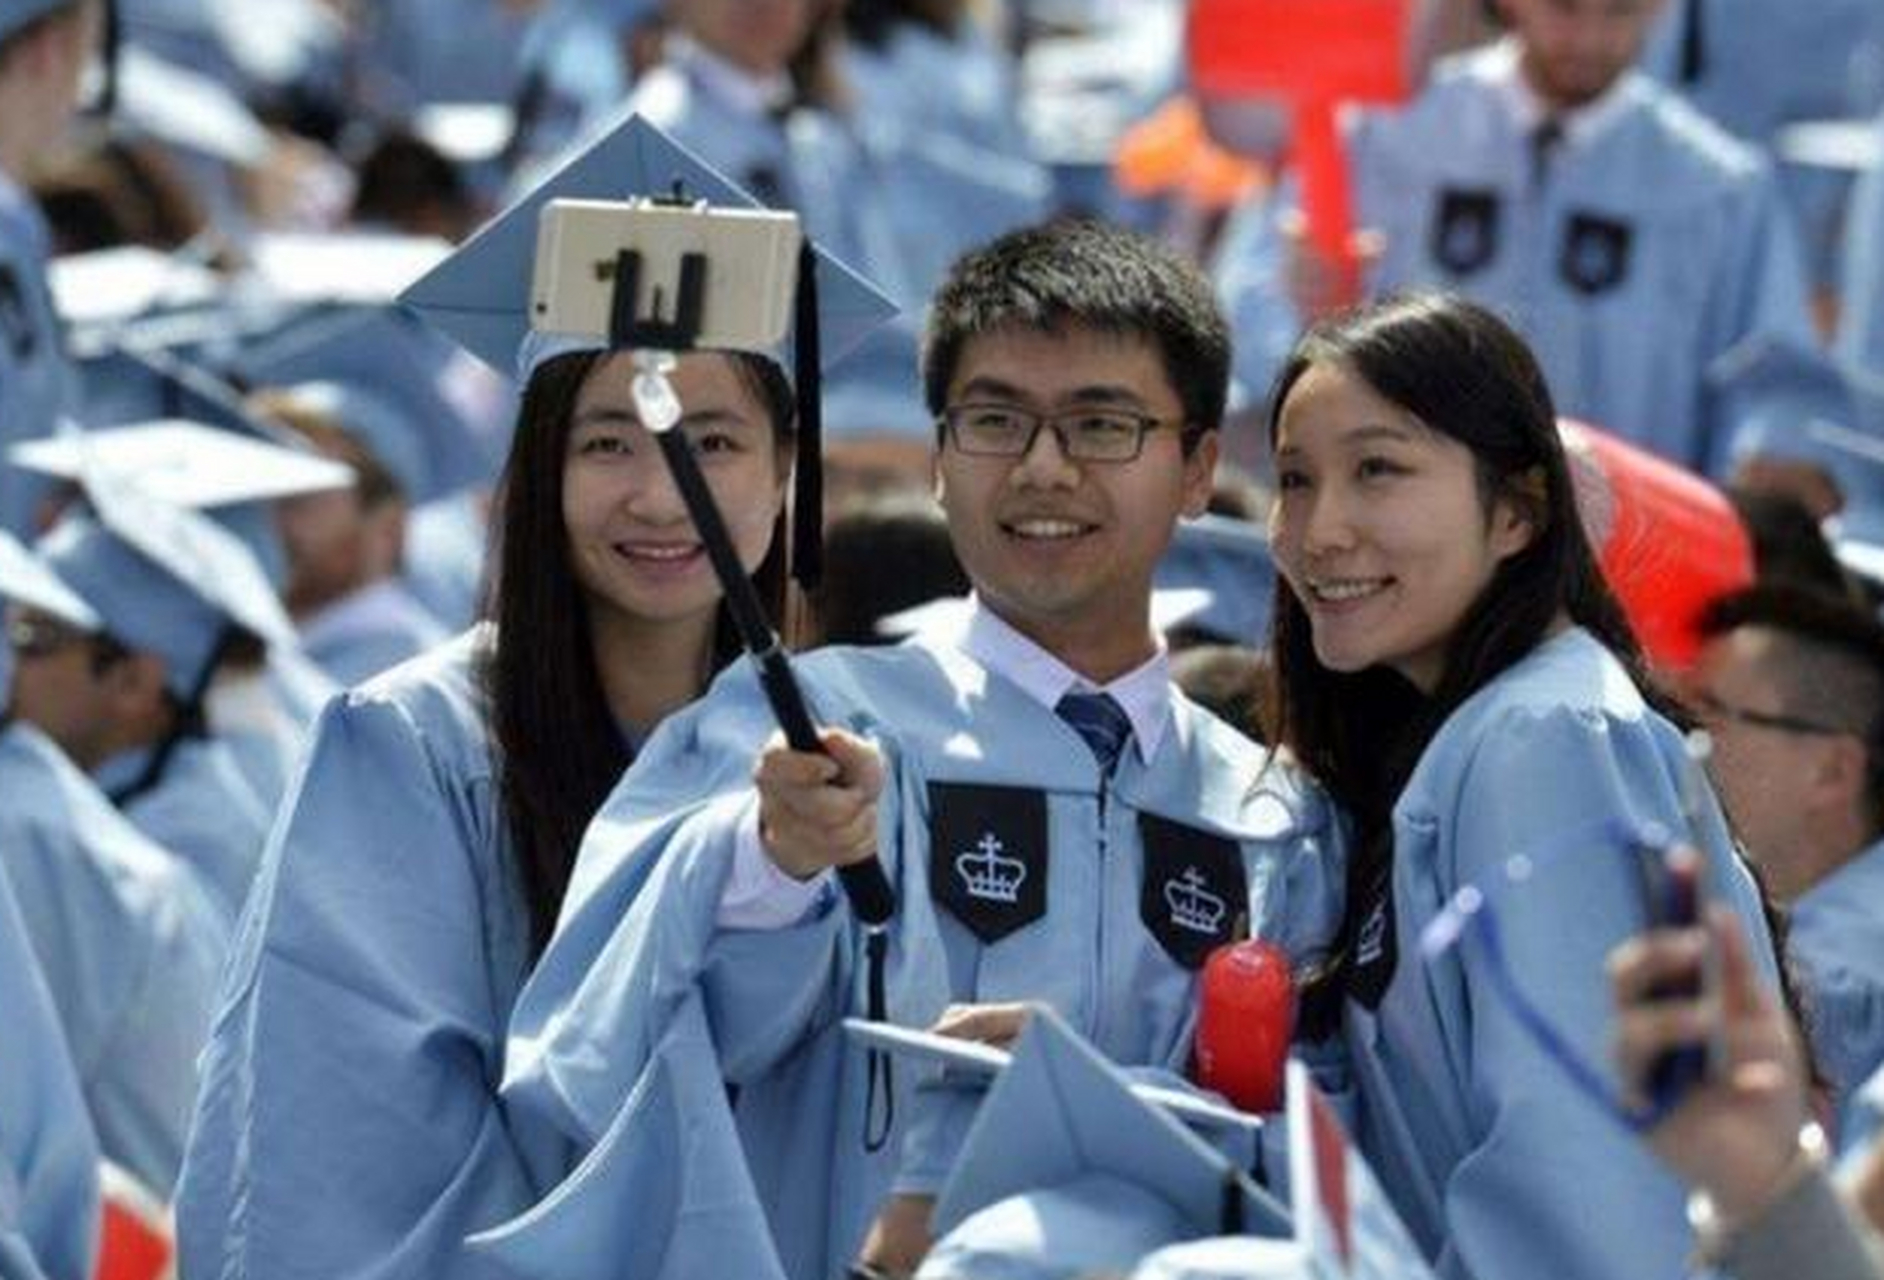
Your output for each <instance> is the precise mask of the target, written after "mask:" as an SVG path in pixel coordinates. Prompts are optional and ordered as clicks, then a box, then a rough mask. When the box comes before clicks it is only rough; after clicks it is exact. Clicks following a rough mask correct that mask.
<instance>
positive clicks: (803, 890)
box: [714, 801, 831, 929]
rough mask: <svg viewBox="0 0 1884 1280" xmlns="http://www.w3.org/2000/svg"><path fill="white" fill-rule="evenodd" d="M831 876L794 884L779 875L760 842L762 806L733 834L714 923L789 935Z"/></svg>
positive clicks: (748, 813)
mask: <svg viewBox="0 0 1884 1280" xmlns="http://www.w3.org/2000/svg"><path fill="white" fill-rule="evenodd" d="M830 880H831V873H830V872H829V871H828V870H826V871H820V872H819V873H818V874H817V875H815V876H813V877H811V879H809V880H795V879H793V878H792V877H791V876H790V875H788V874H787V873H786V872H784V871H782V870H780V868H779V865H778V864H777V863H776V862H773V861H772V859H771V857H770V855H768V854H767V853H766V851H765V844H764V843H763V842H762V841H761V840H760V839H759V806H758V803H757V802H756V801H755V802H754V803H752V804H749V805H747V806H746V811H745V812H744V813H743V814H741V815H740V818H739V825H738V827H737V828H736V829H735V830H734V832H733V866H732V870H731V871H730V872H729V873H728V874H727V876H726V887H725V889H723V890H722V891H721V893H720V906H719V911H718V913H717V914H716V915H715V917H714V919H715V921H716V922H717V923H718V925H719V927H720V928H722V929H789V928H790V927H791V926H793V925H795V924H797V923H798V922H799V921H801V920H803V919H804V918H805V917H806V916H807V915H809V914H810V912H811V910H812V908H814V907H816V906H817V905H818V903H819V901H820V900H821V899H822V898H823V897H824V894H825V891H826V886H827V885H828V884H829V883H830Z"/></svg>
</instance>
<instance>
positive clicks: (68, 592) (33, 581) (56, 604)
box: [0, 529, 104, 631]
mask: <svg viewBox="0 0 1884 1280" xmlns="http://www.w3.org/2000/svg"><path fill="white" fill-rule="evenodd" d="M0 600H10V601H12V602H13V603H14V604H21V605H25V606H27V607H28V608H31V609H37V610H39V611H40V612H41V613H47V614H51V615H52V616H53V617H55V618H57V619H59V621H61V622H63V623H65V624H66V625H67V626H70V627H76V628H78V629H79V630H80V631H97V630H99V629H101V628H102V627H103V626H104V623H103V621H102V620H101V619H100V618H99V616H98V611H97V610H96V609H93V608H92V607H91V606H90V605H88V604H86V603H85V601H84V600H82V599H81V598H80V597H79V595H78V593H77V592H75V591H73V590H72V588H71V587H68V586H67V585H66V584H65V582H64V580H62V579H61V578H60V577H59V575H58V574H56V573H54V572H53V571H52V567H51V566H50V565H48V564H47V563H46V562H45V561H44V560H42V559H40V558H39V557H38V556H36V555H34V554H33V553H32V551H30V550H29V549H27V548H26V547H25V546H23V545H21V543H20V542H19V541H18V540H17V539H16V538H14V536H13V535H12V534H10V533H8V532H7V531H6V530H4V529H0Z"/></svg>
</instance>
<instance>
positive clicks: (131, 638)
mask: <svg viewBox="0 0 1884 1280" xmlns="http://www.w3.org/2000/svg"><path fill="white" fill-rule="evenodd" d="M33 550H34V551H36V552H38V554H39V556H40V558H41V559H43V560H44V561H45V562H46V563H47V564H48V565H50V566H51V568H52V570H53V572H54V573H56V574H58V575H59V577H60V579H61V580H63V581H64V582H65V583H66V585H68V586H69V587H71V588H72V590H74V591H76V592H77V593H78V594H79V596H80V597H81V598H82V599H83V600H84V601H85V603H86V604H88V605H90V606H91V607H92V608H93V609H94V610H95V611H97V613H98V616H99V618H100V619H101V620H102V621H103V622H104V630H105V631H106V632H108V633H109V634H110V635H111V637H112V638H113V639H115V640H117V641H119V642H120V643H122V644H124V645H125V646H126V647H127V648H131V649H141V650H145V651H147V652H150V653H154V654H156V655H157V656H158V657H159V658H162V659H163V663H164V687H165V688H167V689H168V690H169V691H170V692H171V694H173V695H174V696H175V697H177V698H178V699H180V700H188V699H190V698H193V697H195V696H197V695H198V694H200V693H201V692H202V690H201V685H202V683H203V681H204V679H205V678H206V677H207V676H208V674H209V669H210V665H211V662H212V660H213V659H214V658H215V656H216V649H217V646H218V645H219V644H220V643H221V642H222V637H223V632H224V631H225V630H227V629H228V627H229V625H230V624H229V618H228V615H227V614H225V613H224V612H223V610H222V609H221V608H219V607H218V606H217V605H216V604H215V603H214V602H213V601H211V600H210V599H209V598H208V597H207V596H205V595H204V593H203V592H202V591H201V590H200V589H199V588H198V587H197V586H196V585H195V584H192V583H190V582H188V581H187V580H186V579H183V578H180V577H178V576H177V575H175V574H173V573H171V572H170V571H169V570H167V569H165V568H164V567H163V566H161V565H159V564H157V563H156V561H154V560H152V559H150V558H149V557H148V556H145V555H144V554H143V553H142V552H140V551H138V550H137V549H136V548H134V547H133V546H131V544H129V543H128V542H126V541H125V540H124V539H122V538H120V537H119V536H118V535H117V534H115V533H113V532H111V531H110V530H108V529H106V528H105V526H104V525H103V524H101V523H100V522H99V521H98V520H97V519H96V518H95V517H93V516H91V515H89V514H86V513H84V512H73V513H68V514H67V515H65V516H64V517H62V518H61V519H60V521H59V523H58V524H56V525H54V526H53V528H52V530H51V532H49V533H47V534H46V536H45V537H43V538H41V539H40V540H39V541H38V542H37V543H36V544H34V547H33Z"/></svg>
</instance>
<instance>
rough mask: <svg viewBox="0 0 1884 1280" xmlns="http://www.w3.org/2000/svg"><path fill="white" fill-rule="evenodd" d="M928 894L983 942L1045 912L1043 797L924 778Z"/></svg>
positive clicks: (1016, 789)
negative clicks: (927, 801) (927, 799)
mask: <svg viewBox="0 0 1884 1280" xmlns="http://www.w3.org/2000/svg"><path fill="white" fill-rule="evenodd" d="M929 892H930V894H931V896H933V897H934V898H935V900H936V902H937V903H938V904H939V905H940V906H941V907H942V908H943V910H945V911H946V912H947V913H948V914H949V915H952V916H954V917H955V918H956V919H957V920H959V921H960V922H961V923H962V924H963V925H964V926H966V927H967V929H968V930H969V931H970V932H971V933H973V934H974V935H975V936H976V937H977V938H979V939H981V941H982V942H983V943H993V942H998V941H1000V940H1001V939H1002V938H1005V937H1006V936H1007V935H1008V934H1010V933H1012V932H1014V931H1015V930H1016V929H1020V928H1024V927H1025V926H1027V925H1029V924H1032V923H1033V922H1034V921H1036V920H1038V919H1040V917H1041V916H1043V915H1045V914H1046V911H1047V798H1046V796H1045V795H1044V794H1043V793H1042V792H1039V791H1035V790H1032V789H1030V788H1026V787H990V786H979V785H972V784H969V783H953V782H932V783H930V784H929Z"/></svg>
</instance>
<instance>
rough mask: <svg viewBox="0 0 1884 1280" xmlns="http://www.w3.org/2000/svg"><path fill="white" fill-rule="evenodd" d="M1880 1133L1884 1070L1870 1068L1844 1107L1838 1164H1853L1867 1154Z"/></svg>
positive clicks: (1883, 1114) (1883, 1125)
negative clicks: (1868, 1074)
mask: <svg viewBox="0 0 1884 1280" xmlns="http://www.w3.org/2000/svg"><path fill="white" fill-rule="evenodd" d="M1880 1133H1884V1070H1879V1071H1875V1072H1873V1073H1872V1075H1871V1078H1870V1079H1869V1080H1867V1081H1865V1082H1864V1084H1863V1085H1862V1086H1861V1087H1860V1088H1859V1089H1858V1090H1857V1091H1856V1092H1855V1093H1853V1094H1852V1097H1851V1102H1850V1103H1849V1105H1847V1106H1846V1108H1845V1116H1844V1119H1843V1121H1842V1122H1841V1123H1840V1125H1839V1132H1838V1150H1839V1157H1840V1163H1841V1166H1851V1165H1855V1164H1857V1163H1858V1162H1859V1161H1861V1160H1863V1159H1865V1158H1866V1157H1867V1156H1868V1155H1870V1151H1871V1146H1872V1144H1873V1143H1875V1142H1877V1141H1878V1137H1879V1134H1880Z"/></svg>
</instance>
